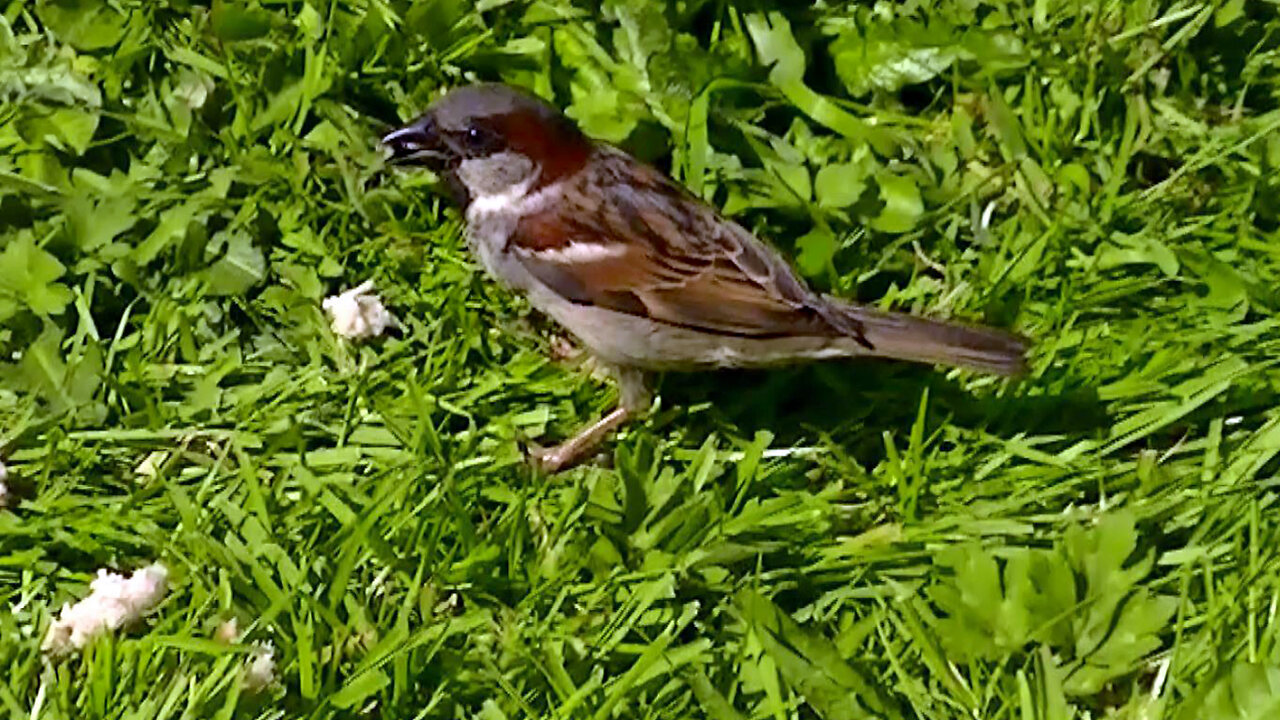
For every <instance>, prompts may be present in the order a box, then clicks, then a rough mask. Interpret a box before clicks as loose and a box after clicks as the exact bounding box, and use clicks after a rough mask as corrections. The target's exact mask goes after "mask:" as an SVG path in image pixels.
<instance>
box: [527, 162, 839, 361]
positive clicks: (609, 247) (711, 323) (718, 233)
mask: <svg viewBox="0 0 1280 720" xmlns="http://www.w3.org/2000/svg"><path fill="white" fill-rule="evenodd" d="M601 198H605V199H606V201H604V202H602V201H601V200H600V199H601ZM619 238H626V240H627V242H619V240H618V239H619ZM508 247H509V249H510V251H511V252H514V253H516V254H517V256H518V257H520V258H521V259H522V260H523V262H524V264H525V266H526V267H527V268H528V269H529V271H530V272H531V273H532V274H533V275H534V276H535V277H537V278H538V279H539V280H541V281H542V282H543V283H545V284H546V285H548V286H549V287H551V288H552V289H554V290H556V291H557V292H559V293H560V294H561V295H563V296H565V297H567V298H569V299H571V300H573V301H575V302H579V303H583V304H590V305H596V306H600V307H606V308H609V309H612V310H617V311H620V312H625V313H631V314H634V315H641V316H645V317H648V318H651V319H653V320H656V321H659V322H664V323H669V324H672V325H679V326H682V327H688V328H694V329H698V330H702V331H706V332H713V333H723V334H734V335H744V336H751V337H770V336H782V335H823V336H837V335H853V336H855V337H860V336H861V332H860V328H859V327H857V326H856V325H855V324H853V323H852V322H851V321H850V320H848V318H847V317H843V316H842V315H840V314H837V313H834V312H830V311H829V308H828V307H827V304H826V303H825V302H823V300H822V299H821V298H820V297H818V296H816V295H815V294H814V293H813V292H811V291H810V290H809V289H808V288H806V287H805V286H804V285H803V284H802V283H801V282H800V280H799V279H798V278H797V277H796V276H795V274H794V273H793V272H792V270H791V268H790V267H788V266H787V264H786V263H785V262H783V261H782V260H781V259H780V258H779V257H778V256H777V255H776V254H775V253H774V252H773V251H772V250H771V249H769V248H768V247H766V246H764V245H763V244H762V243H761V242H760V241H759V240H757V239H756V238H755V237H754V236H752V235H751V234H750V233H748V232H747V231H746V230H745V229H743V228H742V227H741V226H739V225H737V224H736V223H733V222H730V221H728V220H725V219H722V218H720V217H719V216H717V215H716V214H715V211H714V210H712V209H711V208H710V207H708V206H707V205H705V204H704V203H702V202H700V201H698V200H697V199H695V198H693V197H692V196H690V195H689V194H688V193H686V192H684V191H683V190H682V189H680V188H679V187H677V186H676V185H675V184H674V183H672V182H671V181H670V180H668V179H666V178H665V177H664V176H662V175H661V174H660V173H658V172H657V171H656V170H654V169H652V168H650V167H647V166H644V165H640V164H639V163H637V162H636V161H634V160H632V159H630V158H628V157H626V156H624V155H622V154H621V153H618V152H616V151H612V150H601V151H600V155H599V156H598V157H597V158H596V160H595V162H593V163H592V164H591V165H589V166H588V169H587V170H584V171H583V173H582V174H580V175H578V176H577V177H574V178H572V179H570V180H569V181H568V182H566V183H565V184H564V195H563V197H562V198H561V201H560V202H556V203H550V204H548V206H547V207H546V208H545V209H544V210H542V211H540V212H538V213H534V214H531V215H527V216H525V217H524V218H523V219H522V220H521V221H520V223H519V225H518V226H517V229H516V232H515V234H514V235H513V237H512V239H511V242H510V245H509V246H508Z"/></svg>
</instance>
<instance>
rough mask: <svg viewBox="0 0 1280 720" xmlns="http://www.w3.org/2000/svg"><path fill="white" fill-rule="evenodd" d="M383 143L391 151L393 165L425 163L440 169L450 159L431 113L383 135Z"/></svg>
mask: <svg viewBox="0 0 1280 720" xmlns="http://www.w3.org/2000/svg"><path fill="white" fill-rule="evenodd" d="M382 144H383V145H384V146H385V147H386V148H387V149H388V150H390V151H391V156H390V158H389V159H390V162H391V164H393V165H425V166H427V167H429V168H431V169H433V170H438V169H440V168H442V167H443V166H444V165H445V164H446V162H447V160H448V155H447V154H446V153H445V152H444V147H443V144H442V143H441V142H440V133H439V132H437V130H436V123H435V120H434V119H433V118H432V117H431V116H430V115H427V116H423V117H421V118H418V119H417V120H415V121H413V122H412V123H410V124H408V125H405V126H404V127H402V128H400V129H399V130H392V131H391V132H389V133H387V134H386V135H384V136H383V137H382Z"/></svg>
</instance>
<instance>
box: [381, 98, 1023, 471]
mask: <svg viewBox="0 0 1280 720" xmlns="http://www.w3.org/2000/svg"><path fill="white" fill-rule="evenodd" d="M382 142H383V144H384V145H385V146H386V147H387V148H388V149H389V151H390V161H391V162H392V163H393V164H396V165H416V166H425V167H427V168H429V169H431V170H433V171H435V172H436V173H437V174H438V175H439V176H440V177H441V178H442V179H443V180H444V182H445V183H446V185H447V187H448V189H449V191H450V194H451V195H453V197H454V200H456V202H457V204H458V205H459V206H460V207H461V209H462V211H463V213H464V216H465V218H466V225H467V238H468V244H469V246H470V248H471V250H472V251H473V253H474V254H475V256H476V257H477V258H478V259H479V261H480V263H481V264H482V265H483V266H484V267H485V269H486V270H487V271H488V272H489V273H490V274H491V275H493V276H494V277H495V278H497V279H498V280H499V281H501V282H503V283H505V284H506V285H508V286H509V287H511V288H513V289H515V290H517V291H519V292H521V293H523V294H524V295H525V296H526V297H527V298H528V299H529V302H530V303H531V304H532V305H533V307H535V308H537V309H538V310H540V311H542V312H544V313H546V314H547V315H549V316H551V318H552V319H554V320H555V321H557V322H558V323H559V324H561V325H563V326H564V327H565V328H566V329H567V330H569V331H570V332H571V333H573V335H574V336H576V337H577V339H578V340H579V341H580V342H581V343H582V344H583V345H584V346H585V347H586V348H587V349H588V350H589V351H590V352H591V354H592V355H594V356H595V358H596V359H597V360H599V361H601V362H602V364H604V365H605V366H606V367H608V368H609V369H610V370H611V371H612V374H613V376H614V377H615V378H616V380H617V382H618V386H619V390H620V393H619V394H620V396H621V397H620V403H619V406H618V407H617V409H615V410H613V411H612V412H610V413H609V414H608V415H606V416H605V417H603V418H601V419H600V420H598V421H597V422H595V423H594V424H592V425H590V426H588V427H586V428H585V429H583V430H582V431H581V432H579V433H578V434H577V435H575V436H574V437H573V438H571V439H569V440H567V441H566V442H564V443H562V444H560V445H558V446H556V447H554V448H550V449H547V450H539V451H536V452H535V457H534V460H535V461H536V462H537V463H538V464H539V465H541V467H543V468H544V469H546V470H548V471H555V470H558V469H560V468H563V467H566V466H568V465H571V464H573V463H574V462H576V461H578V460H580V459H581V458H583V457H584V456H585V455H586V454H587V453H588V452H589V451H591V450H592V449H593V448H594V447H595V446H596V445H597V444H598V443H600V442H601V441H602V440H603V439H604V438H605V437H606V436H607V435H608V434H609V433H611V432H612V431H613V430H615V429H616V428H618V427H619V426H620V425H622V424H623V423H625V422H627V421H628V420H629V419H630V418H632V417H634V416H635V415H636V414H638V413H641V412H643V411H644V410H646V409H647V408H648V407H649V404H650V401H651V396H650V394H649V392H648V390H647V388H646V384H645V378H644V373H645V372H647V371H656V370H702V369H712V368H744V367H764V366H770V365H777V364H783V363H791V362H797V361H805V360H819V359H828V358H847V357H856V356H879V357H887V358H894V359H898V360H910V361H915V362H921V363H930V364H941V365H954V366H959V367H964V368H970V369H974V370H979V371H983V372H991V373H997V374H1001V375H1014V374H1017V373H1019V372H1021V371H1022V370H1023V369H1024V368H1025V360H1024V353H1025V351H1026V347H1027V346H1026V342H1025V341H1024V340H1023V339H1021V338H1019V337H1017V336H1015V335H1011V334H1009V333H1006V332H1003V331H1000V330H995V329H989V328H980V327H967V326H964V325H960V324H955V323H950V322H942V321H938V320H929V319H925V318H919V317H913V316H911V315H906V314H902V313H895V312H885V311H882V310H876V309H872V308H869V307H863V306H860V305H855V304H852V303H849V302H845V301H843V300H840V299H837V298H834V297H831V296H828V295H822V294H819V293H816V292H814V291H813V290H811V289H810V288H808V287H807V286H806V285H805V284H804V282H803V281H801V280H800V278H799V277H798V276H797V275H796V273H795V272H794V271H793V270H792V269H791V267H790V266H788V265H787V263H786V262H785V261H784V260H783V259H782V258H781V257H780V256H779V255H778V254H777V252H776V251H774V250H773V249H772V248H770V247H768V246H767V245H765V244H764V243H763V242H761V241H760V240H758V239H757V238H756V237H755V236H753V235H752V234H751V233H750V232H748V231H747V230H746V229H745V228H743V227H742V226H740V225H738V224H737V223H735V222H733V221H732V220H728V219H726V218H724V217H722V216H721V215H720V214H719V213H717V211H716V210H715V209H714V208H712V207H710V206H709V205H707V204H705V203H704V202H702V201H701V200H699V199H698V198H696V197H694V196H692V195H691V194H690V193H689V192H687V191H686V190H685V189H683V188H682V187H680V186H679V185H677V184H676V183H675V182H673V181H672V180H670V179H669V178H667V177H666V176H664V175H663V174H662V173H661V172H659V171H658V170H656V169H655V168H653V167H650V166H649V165H646V164H644V163H642V162H640V161H639V160H636V159H635V158H633V157H631V156H629V155H627V154H626V153H624V152H622V151H621V150H619V149H617V148H615V147H612V146H610V145H606V144H604V143H601V142H596V141H593V140H591V139H590V138H588V137H587V136H586V135H584V134H583V133H582V132H581V131H580V130H579V129H578V128H577V127H576V126H575V125H574V124H573V122H572V121H571V120H569V119H568V118H567V117H565V116H564V115H563V114H561V113H560V112H559V111H557V110H556V109H555V108H553V107H551V106H550V105H548V104H546V103H545V102H543V101H542V100H540V99H538V98H536V97H533V96H531V95H528V94H526V93H524V92H522V91H519V90H516V89H513V88H510V87H507V86H505V85H498V84H478V85H470V86H466V87H461V88H458V89H455V90H452V91H450V92H448V93H446V94H445V95H443V96H442V97H440V98H439V99H437V100H436V101H435V102H433V103H432V104H431V105H430V107H428V108H427V110H426V112H425V114H423V115H422V116H421V117H419V118H418V119H416V120H414V121H413V122H412V123H410V124H408V125H405V126H404V127H402V128H400V129H398V130H395V131H393V132H391V133H389V134H387V135H386V136H385V137H383V138H382Z"/></svg>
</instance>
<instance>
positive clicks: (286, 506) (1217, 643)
mask: <svg viewBox="0 0 1280 720" xmlns="http://www.w3.org/2000/svg"><path fill="white" fill-rule="evenodd" d="M838 5H840V4H839V3H823V4H821V5H819V6H804V5H803V4H801V3H789V2H782V1H781V0H779V1H777V2H747V1H746V0H744V1H743V2H728V1H711V0H708V1H700V0H685V2H681V3H675V4H672V5H670V6H665V5H661V4H648V5H643V4H636V3H626V2H606V3H604V8H603V10H602V11H599V12H597V11H596V10H594V9H593V4H592V3H588V2H579V3H571V2H569V0H539V1H538V2H525V1H523V0H516V1H507V2H504V1H503V0H487V1H484V2H480V3H478V4H477V5H476V6H475V7H473V6H472V5H471V4H470V3H466V2H461V1H460V0H435V1H433V2H423V3H414V4H412V6H411V5H410V3H408V2H403V1H401V0H394V1H393V0H333V1H331V2H315V1H314V0H310V1H309V2H303V0H260V2H254V3H244V2H239V1H237V2H232V1H228V2H217V3H214V5H213V6H212V7H211V8H210V7H206V6H204V5H200V4H194V3H188V2H179V1H178V0H160V1H159V2H142V1H141V0H112V2H110V3H109V4H108V3H101V4H100V3H99V2H96V1H95V0H40V1H38V2H34V3H31V2H26V1H24V0H17V1H12V2H8V3H7V4H0V13H2V14H3V19H2V20H0V96H2V97H3V98H4V100H3V102H0V459H2V460H3V462H4V463H5V465H6V466H8V468H9V471H10V475H11V477H10V480H9V485H10V487H11V490H12V493H11V495H12V496H13V498H14V500H13V502H11V504H10V506H9V507H8V509H5V510H0V716H6V717H14V718H25V717H29V716H30V717H35V716H37V715H38V717H39V718H107V717H110V718H153V717H156V718H159V717H165V718H177V717H191V718H208V717H264V718H267V717H270V718H282V717H283V718H295V717H314V718H330V717H334V718H339V717H354V716H367V717H385V718H402V717H403V718H416V717H421V718H483V719H485V720H496V719H498V718H513V719H514V718H534V717H547V718H552V717H556V718H598V719H604V718H668V717H670V718H712V719H714V720H735V719H739V718H752V719H759V720H765V719H769V720H775V719H776V720H785V719H787V718H803V719H810V718H821V719H823V720H842V719H845V718H863V717H884V718H928V719H934V718H1009V719H1010V720H1014V719H1016V720H1066V719H1068V718H1082V719H1083V718H1100V717H1118V718H1132V719H1134V720H1138V719H1147V720H1150V719H1155V718H1169V719H1171V720H1192V719H1195V720H1199V719H1205V720H1234V719H1237V718H1239V719H1243V718H1259V719H1260V718H1271V717H1275V716H1276V714H1277V713H1278V712H1280V643H1278V641H1280V627H1278V626H1277V622H1278V619H1277V615H1276V608H1277V606H1278V605H1280V558H1278V556H1277V553H1278V551H1280V518H1278V517H1277V507H1276V498H1277V495H1276V486H1277V479H1276V478H1277V474H1276V471H1277V468H1278V467H1280V463H1278V462H1277V460H1276V455H1277V453H1278V452H1280V407H1278V405H1280V374H1278V372H1277V368H1276V364H1277V358H1280V323H1278V322H1277V319H1276V315H1275V313H1276V310H1277V308H1278V307H1280V292H1278V291H1277V287H1280V231H1278V229H1280V210H1278V208H1280V181H1278V180H1277V169H1278V168H1280V72H1278V71H1277V67H1280V64H1278V63H1280V15H1277V6H1276V5H1275V3H1274V2H1267V1H1264V0H1221V1H1215V2H1157V1H1155V0H1138V1H1135V2H1128V1H1121V0H1082V1H1080V2H1075V1H1072V2H1066V1H1063V0H1038V1H1037V2H1034V3H1017V2H1012V1H1011V0H941V1H940V2H936V3H915V2H910V3H901V4H896V5H895V4H893V3H878V4H877V5H876V6H875V8H872V7H871V6H870V5H868V6H866V7H855V8H849V9H837V8H834V7H833V6H838ZM471 79H501V80H505V81H508V82H512V83H516V84H520V85H524V86H527V87H531V88H534V89H536V90H537V91H538V92H540V93H542V94H544V95H546V96H548V97H551V98H553V99H554V100H555V101H556V102H557V104H558V105H560V106H561V107H565V108H567V110H568V112H569V113H570V115H572V116H573V117H574V118H575V119H577V120H578V121H579V123H581V124H582V126H583V127H584V128H586V129H587V130H588V131H589V132H590V133H592V134H593V135H595V136H597V137H600V138H603V139H608V140H611V141H616V142H619V143H621V144H622V145H623V146H624V147H626V148H627V149H629V150H631V151H632V152H634V153H636V154H638V155H640V156H642V157H645V158H647V159H650V160H653V161H655V162H657V163H658V164H659V165H661V166H662V167H664V168H665V169H669V170H670V172H671V173H672V174H673V175H674V176H675V177H677V178H678V179H680V181H681V182H683V183H685V184H686V185H688V186H689V187H690V188H692V189H693V190H694V191H695V192H697V193H699V194H701V195H702V196H703V197H706V198H708V199H709V200H710V201H711V202H713V203H715V204H717V205H719V206H721V207H724V208H726V210H727V211H728V212H729V213H731V214H732V215H733V216H734V217H736V218H738V219H740V220H741V221H742V222H743V223H745V224H746V225H748V226H750V227H752V228H753V229H755V230H756V231H758V232H759V234H760V235H761V236H762V237H765V238H767V239H769V240H770V241H772V242H774V243H775V244H776V245H777V246H778V247H779V248H781V249H782V250H783V251H784V252H786V253H787V254H788V255H790V256H792V257H795V258H796V259H797V262H798V266H799V267H800V268H801V269H802V271H803V272H804V273H805V275H806V276H807V277H808V278H809V279H810V280H811V282H813V283H814V284H815V285H816V286H818V287H820V288H822V289H824V290H827V291H830V292H834V293H837V294H840V295H843V296H846V297H857V298H860V299H863V300H866V301H873V302H877V303H880V304H882V305H883V306H885V307H894V308H901V309H910V310H913V311H917V312H928V313H932V314H937V315H943V316H957V317H963V318H968V319H982V320H986V321H988V322H992V323H995V324H1000V325H1004V326H1012V327H1016V328H1017V329H1019V330H1020V331H1023V332H1026V333H1027V334H1029V335H1030V336H1032V337H1034V338H1035V340H1036V349H1035V351H1034V356H1033V360H1032V366H1033V370H1032V372H1031V373H1030V375H1029V377H1027V378H1025V379H1023V380H1021V381H1018V382H1006V381H997V380H992V379H990V378H985V377H980V376H976V375H969V374H962V373H946V372H943V371H937V370H933V369H929V368H917V367H907V366H901V365H892V364H888V363H874V362H863V363H853V362H850V363H833V364H825V365H818V366H811V367H805V368H797V369H789V370H782V371H777V372H771V373H755V372H752V373H746V372H743V373H721V374H716V375H698V376H668V377H666V378H663V379H662V381H661V384H660V386H659V396H660V403H659V406H658V408H657V409H656V410H655V412H654V413H652V415H651V416H649V417H648V418H646V419H645V420H644V421H643V422H641V423H638V424H636V425H634V426H632V427H631V428H630V429H628V430H627V431H626V432H625V433H623V434H622V435H621V436H620V437H619V438H618V439H617V440H616V441H615V442H613V443H611V445H610V450H611V456H612V460H611V462H601V463H596V464H593V465H590V466H587V467H581V468H578V469H575V470H572V471H570V472H566V473H563V474H560V475H555V476H550V477H547V476H540V475H537V474H535V473H533V472H532V471H531V470H530V469H529V468H528V467H527V466H526V465H525V463H524V462H523V460H522V456H521V451H520V447H521V443H523V442H525V441H527V440H538V439H541V440H543V441H544V442H545V441H548V440H553V439H555V438H559V437H563V436H564V435H565V434H567V433H569V432H570V431H572V430H573V429H574V428H575V427H576V426H577V425H579V424H580V423H582V422H584V421H586V420H588V419H590V418H592V417H593V416H595V415H596V414H597V413H599V412H601V411H603V410H605V409H607V408H608V407H609V406H610V404H611V403H612V402H613V394H614V393H613V391H612V390H611V389H609V388H607V387H606V386H604V385H602V384H600V383H598V382H597V381H595V380H593V379H592V378H591V377H590V376H589V374H588V373H587V371H586V370H585V369H584V368H582V367H579V366H577V365H576V364H575V363H573V362H566V361H553V360H551V359H549V353H548V350H549V348H550V346H551V344H552V342H553V332H554V331H553V329H552V328H550V327H549V326H548V325H547V323H546V322H545V321H543V320H541V319H540V318H537V317H536V316H533V315H530V314H529V312H528V309H527V307H526V306H524V305H523V304H521V302H520V301H519V300H518V299H516V298H514V297H512V296H510V295H509V294H507V293H505V292H503V291H502V290H500V289H498V288H496V287H494V286H493V285H492V284H491V283H489V282H488V281H487V280H486V279H485V278H484V277H482V276H481V275H480V274H479V273H477V272H476V269H475V268H474V266H473V265H472V264H471V262H470V260H469V258H468V257H467V255H466V252H465V248H464V246H463V243H462V240H461V231H460V227H459V224H458V220H457V216H456V214H455V213H454V212H453V211H452V210H450V209H449V208H448V206H447V204H446V203H445V201H444V199H443V197H442V196H441V195H439V194H438V193H437V192H436V191H435V190H434V189H433V187H432V186H431V185H430V183H429V182H428V179H427V178H425V177H421V176H416V175H413V174H404V173H398V172H397V173H393V172H390V171H388V170H387V169H385V168H384V167H382V161H381V155H380V152H379V150H378V148H377V147H376V138H377V136H378V133H379V132H380V131H382V130H384V129H386V128H387V127H390V126H391V125H392V124H394V123H396V122H397V121H400V120H403V119H405V118H408V117H410V116H412V115H413V114H414V113H416V112H417V111H420V110H421V109H422V108H423V107H424V106H425V105H426V104H427V103H428V102H429V100H430V99H431V98H432V97H434V96H435V94H436V93H437V92H439V91H440V89H442V88H444V87H448V86H451V85H455V84H459V83H463V82H466V81H468V80H471ZM366 278H373V279H374V280H375V281H376V283H377V285H378V288H379V290H380V291H381V292H382V294H383V297H384V299H385V300H386V302H387V304H388V306H389V307H390V308H391V310H392V311H393V312H394V313H395V314H396V315H397V316H398V317H399V318H400V319H401V320H402V322H403V323H404V325H405V328H404V330H403V331H402V332H401V333H399V334H396V335H393V336H390V337H386V338H383V339H380V340H377V341H373V342H368V343H360V344H350V343H347V342H344V341H341V340H339V339H337V338H335V337H334V336H333V335H332V333H331V332H330V331H329V329H328V326H327V321H326V318H325V317H324V315H323V313H322V311H321V309H320V301H321V300H322V298H323V297H324V296H326V295H329V294H334V293H336V292H338V291H339V290H341V289H345V288H348V287H351V286H353V285H355V284H357V283H359V282H360V281H362V280H364V279H366ZM156 560H158V561H161V562H164V563H165V564H166V565H167V566H168V567H169V568H170V569H171V592H170V594H169V596H168V598H167V599H166V600H165V602H164V603H163V605H162V606H161V607H160V608H159V609H157V610H156V611H155V612H154V613H152V614H151V615H150V616H148V617H147V618H146V619H145V620H144V621H143V622H141V623H139V624H138V625H135V626H133V627H131V628H129V629H127V630H126V631H123V632H120V633H117V634H115V635H114V636H110V637H104V638H102V639H101V640H99V641H97V642H96V643H95V644H93V645H92V646H90V647H89V648H86V649H85V651H83V652H81V653H77V654H74V655H71V656H69V657H65V658H55V657H50V656H46V655H43V654H42V653H41V652H40V649H39V647H40V642H41V639H42V637H43V633H44V631H45V630H46V628H47V627H48V625H49V623H50V622H51V619H52V617H53V616H54V615H55V614H56V612H57V610H58V609H59V608H60V607H61V606H62V604H63V603H64V602H68V601H74V600H76V599H78V598H80V597H82V596H83V595H84V594H85V593H86V592H87V586H88V582H89V581H90V580H91V579H92V577H93V575H94V573H95V571H96V570H97V569H98V568H100V567H107V568H112V569H117V570H123V571H128V570H132V569H134V568H137V567H140V566H143V565H146V564H148V563H150V562H152V561H156ZM230 618H236V619H237V621H238V622H239V625H240V627H241V628H242V629H244V630H245V631H246V632H245V637H244V640H243V642H242V643H240V644H238V645H234V646H226V645H221V644H219V643H217V642H215V641H213V639H212V636H213V633H214V631H215V629H216V628H217V627H218V625H219V624H220V623H222V622H224V621H226V620H228V619H230ZM268 641H269V642H271V643H272V644H273V645H274V646H275V648H276V660H277V664H278V668H279V681H278V683H277V684H276V685H274V686H273V687H271V688H270V689H269V690H268V691H266V692H264V693H259V694H253V693H250V692H248V691H247V690H244V689H243V686H242V681H241V672H242V671H241V668H242V667H243V664H244V662H245V661H246V659H247V658H249V657H250V653H251V652H252V649H253V646H254V645H253V644H254V643H258V642H268Z"/></svg>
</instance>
